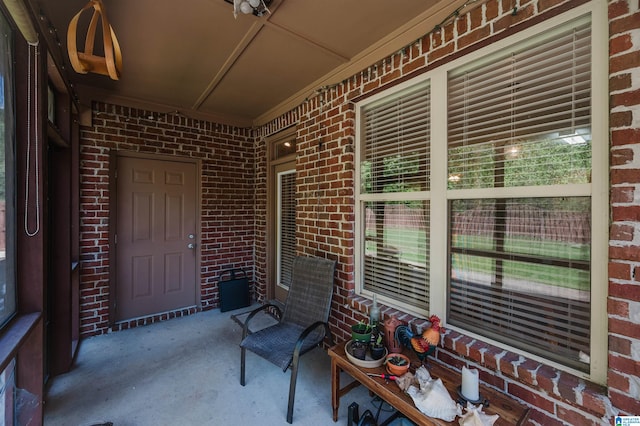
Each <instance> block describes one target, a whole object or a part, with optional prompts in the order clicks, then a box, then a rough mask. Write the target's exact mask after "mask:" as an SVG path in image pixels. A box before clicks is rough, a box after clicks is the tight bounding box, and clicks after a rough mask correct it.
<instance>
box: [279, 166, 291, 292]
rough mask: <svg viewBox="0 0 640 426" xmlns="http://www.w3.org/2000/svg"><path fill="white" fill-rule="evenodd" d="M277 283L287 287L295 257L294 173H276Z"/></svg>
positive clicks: (289, 282)
mask: <svg viewBox="0 0 640 426" xmlns="http://www.w3.org/2000/svg"><path fill="white" fill-rule="evenodd" d="M278 214H279V217H278V241H277V250H278V258H279V262H278V285H280V286H283V287H285V288H287V289H288V288H289V285H290V284H291V272H292V270H293V260H294V258H295V257H296V173H295V170H290V171H286V172H283V173H278Z"/></svg>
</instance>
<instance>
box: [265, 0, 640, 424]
mask: <svg viewBox="0 0 640 426" xmlns="http://www.w3.org/2000/svg"><path fill="white" fill-rule="evenodd" d="M584 3H585V1H584V0H566V1H564V0H520V1H511V0H510V1H507V0H489V1H488V2H486V3H485V4H482V5H479V6H477V7H475V8H474V9H473V10H471V11H469V12H468V13H467V14H465V15H463V16H460V18H459V19H457V20H456V21H455V22H452V23H450V24H448V25H445V26H444V28H442V30H441V31H439V32H435V33H433V34H430V35H426V36H425V37H423V38H422V39H421V40H418V41H416V42H415V43H413V44H412V45H410V46H407V47H406V48H405V49H404V50H403V51H402V52H398V53H397V54H394V55H392V56H391V57H388V58H385V59H383V60H382V61H380V62H378V63H377V64H374V65H372V66H371V67H369V68H367V69H365V70H363V71H362V72H360V73H358V74H356V75H354V76H352V77H351V78H349V79H347V80H345V81H343V82H342V83H340V84H338V85H337V86H335V87H332V88H331V89H329V90H325V91H321V93H320V94H318V95H317V96H316V97H313V98H311V99H309V100H308V101H306V102H305V103H304V104H302V105H300V106H299V107H298V109H297V114H298V115H299V122H298V133H297V136H298V159H297V165H296V168H297V171H298V183H297V190H298V194H299V195H298V196H299V198H298V214H297V224H298V251H299V252H300V253H301V254H308V255H319V256H325V257H330V258H334V259H337V260H338V261H339V264H338V283H337V289H336V293H335V295H334V303H333V309H332V313H331V323H332V328H333V330H334V332H335V333H336V334H337V337H338V338H346V337H348V330H349V327H348V326H349V325H350V324H352V323H354V322H355V321H356V320H358V319H361V318H363V317H365V316H366V315H367V311H368V307H369V306H370V302H369V301H367V300H364V299H362V298H359V297H356V296H354V294H353V289H354V287H355V284H354V276H353V264H354V257H353V223H354V222H353V221H354V216H353V212H354V193H353V180H354V175H353V173H354V158H353V152H354V146H353V144H354V139H353V136H354V109H353V106H352V104H351V103H350V102H349V101H351V100H353V99H355V98H358V97H360V96H363V95H368V94H371V93H373V92H374V91H376V90H381V89H383V88H385V86H387V85H388V84H389V83H393V82H398V81H401V80H403V79H407V78H410V77H411V76H413V75H415V74H416V73H419V72H422V71H424V70H426V69H428V68H430V67H434V66H437V61H438V60H443V59H444V60H447V57H448V56H449V57H452V55H459V54H463V52H462V53H461V49H465V48H474V46H479V45H485V44H487V43H490V42H491V41H492V40H495V39H497V38H500V37H503V36H505V35H508V34H511V33H514V32H516V31H518V29H519V25H522V26H528V25H531V24H532V23H537V22H540V21H542V20H544V19H547V18H548V17H550V16H553V15H556V14H557V13H560V12H561V11H565V10H568V9H571V8H573V7H576V6H578V5H580V4H584ZM514 6H515V7H516V12H517V13H516V14H515V15H513V13H512V12H513V8H514ZM638 8H639V6H638V0H625V1H612V2H610V3H609V22H610V31H611V47H610V49H611V52H610V57H611V60H610V72H611V81H610V92H611V103H612V105H611V107H612V110H611V144H612V147H611V203H612V208H611V215H612V220H613V223H612V226H611V241H610V270H609V275H610V283H609V295H610V296H609V367H610V369H609V376H608V383H607V387H606V388H605V387H602V386H599V385H595V384H593V383H590V382H588V381H585V380H583V379H580V378H578V377H575V376H573V375H571V374H569V373H566V372H562V371H559V370H557V369H554V368H552V367H549V366H546V365H543V364H541V363H539V362H536V361H534V360H531V359H527V358H525V357H522V356H520V355H518V354H515V353H511V352H509V351H505V350H502V349H500V348H497V347H494V346H491V345H489V344H487V343H485V342H481V341H476V340H474V339H472V338H470V337H468V336H465V335H463V334H460V333H457V332H454V331H449V332H448V333H447V334H446V337H445V338H444V342H443V347H442V348H441V350H439V352H438V357H439V359H440V361H442V362H445V363H447V364H449V365H451V366H453V367H456V368H460V367H461V366H462V365H469V364H471V365H475V366H476V367H477V368H479V370H480V372H481V379H482V380H483V381H484V382H485V383H487V384H488V385H490V386H494V387H495V388H497V389H499V390H502V391H504V392H506V393H509V394H511V395H512V396H514V397H515V398H518V399H519V400H521V401H522V402H524V403H526V404H528V405H530V406H531V407H533V411H532V414H531V419H530V423H531V424H539V425H545V426H546V425H561V424H571V425H578V424H579V425H590V424H611V423H612V415H613V414H618V413H619V414H633V415H638V414H640V403H639V402H638V401H639V399H640V380H639V379H638V376H640V290H639V289H640V285H639V283H640V278H639V277H640V247H639V245H640V224H639V222H640V182H639V180H640V107H639V106H638V105H639V104H640V31H639V27H640V14H639V12H638ZM283 127H284V126H283ZM277 130H278V123H277V122H274V123H269V125H268V130H264V129H262V131H263V132H267V133H272V132H275V131H277ZM264 149H266V146H262V147H261V150H262V151H258V154H257V155H258V157H261V156H263V157H264V156H265V152H264ZM257 203H258V205H260V204H264V203H266V200H264V199H263V200H258V201H257ZM258 238H260V237H259V236H258ZM261 267H262V265H260V266H259V268H261ZM382 311H383V315H385V316H388V315H394V316H396V317H399V318H400V319H403V320H405V321H409V320H413V319H414V318H412V317H411V316H409V315H407V314H405V313H402V312H398V311H395V310H392V309H390V308H385V307H383V309H382Z"/></svg>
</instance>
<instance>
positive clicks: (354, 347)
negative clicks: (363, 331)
mask: <svg viewBox="0 0 640 426" xmlns="http://www.w3.org/2000/svg"><path fill="white" fill-rule="evenodd" d="M351 354H352V355H353V357H354V358H358V359H362V360H364V359H365V358H366V356H367V345H366V343H364V342H360V341H358V340H354V341H353V342H352V343H351Z"/></svg>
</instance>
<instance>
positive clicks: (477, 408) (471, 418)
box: [458, 402, 499, 426]
mask: <svg viewBox="0 0 640 426" xmlns="http://www.w3.org/2000/svg"><path fill="white" fill-rule="evenodd" d="M465 410H466V413H464V414H463V415H461V416H460V419H459V420H458V423H460V426H492V425H493V424H494V423H495V422H496V420H498V417H499V416H498V415H497V414H494V415H491V416H490V415H488V414H486V413H483V412H482V405H481V404H480V405H473V404H471V403H469V402H467V407H466V408H465Z"/></svg>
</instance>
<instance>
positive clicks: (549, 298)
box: [449, 197, 591, 371]
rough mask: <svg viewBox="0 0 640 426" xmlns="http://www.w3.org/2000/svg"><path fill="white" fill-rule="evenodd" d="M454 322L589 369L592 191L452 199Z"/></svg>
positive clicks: (452, 307) (450, 318) (451, 290)
mask: <svg viewBox="0 0 640 426" xmlns="http://www.w3.org/2000/svg"><path fill="white" fill-rule="evenodd" d="M450 211H451V218H450V223H451V235H450V244H451V258H450V265H451V269H450V281H451V282H450V300H449V312H450V316H449V322H450V323H451V324H454V325H458V326H461V327H464V328H466V329H469V330H472V331H474V332H476V333H478V334H480V335H484V336H487V337H490V338H493V339H495V340H498V341H501V342H504V343H508V344H510V345H512V346H516V347H519V348H522V349H525V350H527V351H530V352H532V353H535V354H538V355H541V356H544V357H546V358H549V359H553V360H555V361H558V362H561V363H563V364H565V365H569V366H571V367H573V368H577V369H580V370H584V371H588V366H589V364H588V360H589V353H590V349H589V330H590V290H591V284H590V278H591V277H590V256H591V250H590V240H591V231H590V230H591V217H590V199H589V198H588V197H563V198H540V199H506V200H505V199H484V200H455V201H452V202H451V209H450Z"/></svg>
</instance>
